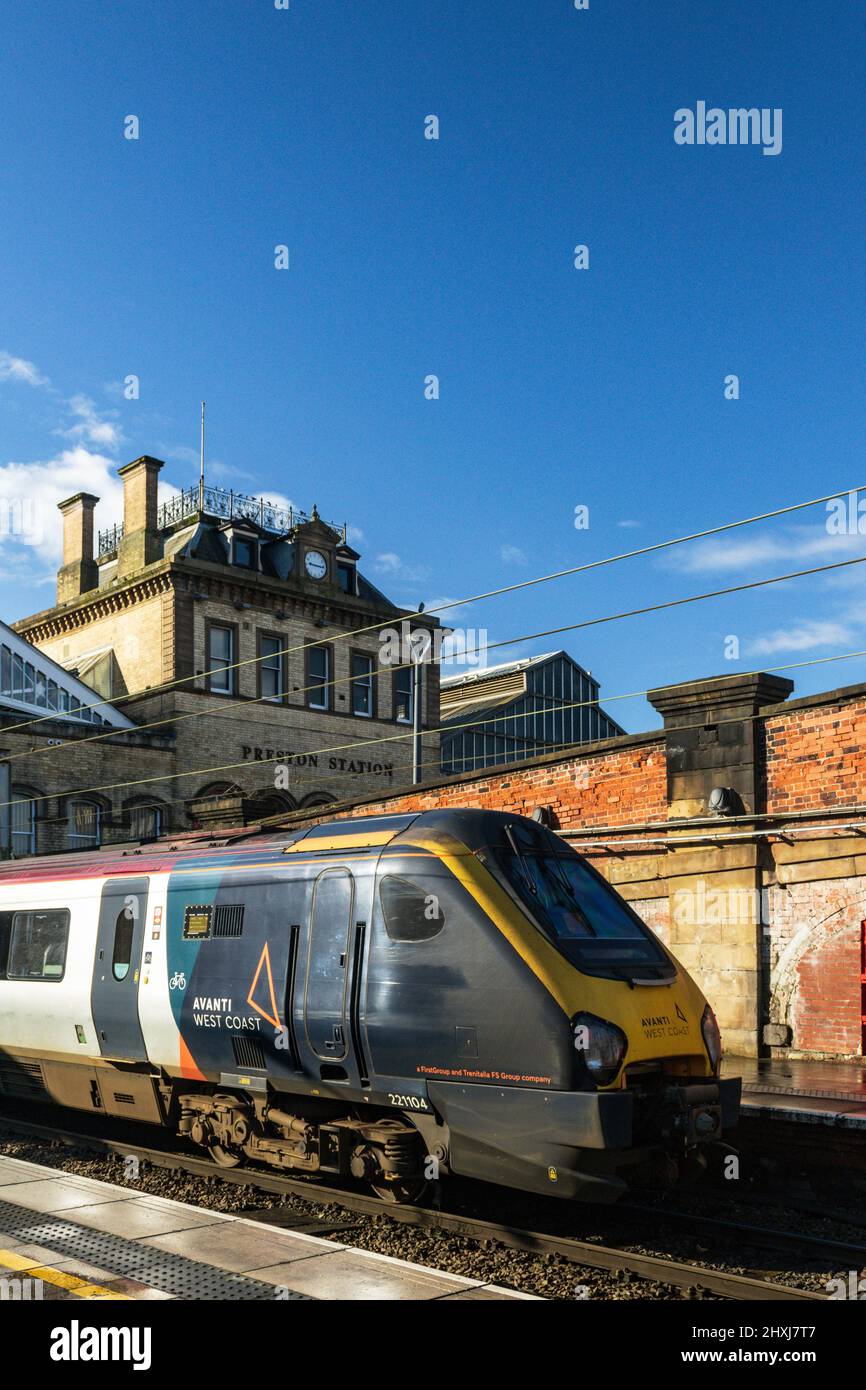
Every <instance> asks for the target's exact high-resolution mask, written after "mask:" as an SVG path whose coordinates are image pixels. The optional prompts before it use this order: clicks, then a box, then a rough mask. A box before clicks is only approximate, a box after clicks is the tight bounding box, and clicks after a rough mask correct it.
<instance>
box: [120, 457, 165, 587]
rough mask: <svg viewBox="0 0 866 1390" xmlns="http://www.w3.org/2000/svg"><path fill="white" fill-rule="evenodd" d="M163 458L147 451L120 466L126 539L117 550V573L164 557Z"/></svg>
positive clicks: (129, 570)
mask: <svg viewBox="0 0 866 1390" xmlns="http://www.w3.org/2000/svg"><path fill="white" fill-rule="evenodd" d="M162 467H163V463H162V460H161V459H155V458H151V457H150V456H149V455H148V454H143V455H142V457H141V458H139V459H134V460H133V462H132V463H127V464H124V466H123V468H120V469H118V473H119V475H120V477H121V478H122V479H123V539H122V540H121V542H120V545H119V547H118V551H117V574H118V577H119V578H120V577H124V576H126V575H129V574H134V573H135V571H136V570H140V569H144V567H145V565H151V564H153V562H154V560H158V559H160V556H161V550H160V543H159V535H158V533H157V529H156V513H157V486H158V478H159V470H160V469H161V468H162Z"/></svg>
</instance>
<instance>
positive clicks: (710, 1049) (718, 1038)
mask: <svg viewBox="0 0 866 1390" xmlns="http://www.w3.org/2000/svg"><path fill="white" fill-rule="evenodd" d="M701 1032H702V1033H703V1035H704V1047H705V1048H706V1049H707V1056H708V1057H709V1059H710V1066H711V1067H712V1069H713V1071H718V1068H719V1062H720V1061H721V1060H722V1035H721V1033H720V1032H719V1025H718V1023H717V1022H716V1016H715V1014H714V1013H713V1011H712V1009H711V1008H710V1006H709V1004H708V1005H707V1007H706V1008H705V1009H704V1016H703V1018H702V1019H701Z"/></svg>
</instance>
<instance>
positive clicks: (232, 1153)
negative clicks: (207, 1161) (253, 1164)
mask: <svg viewBox="0 0 866 1390" xmlns="http://www.w3.org/2000/svg"><path fill="white" fill-rule="evenodd" d="M210 1156H211V1158H212V1159H213V1161H214V1163H216V1164H217V1165H218V1167H220V1168H237V1167H238V1165H239V1164H241V1163H243V1161H244V1156H243V1154H240V1153H237V1151H236V1150H235V1149H227V1148H226V1147H225V1146H224V1145H223V1144H211V1145H210Z"/></svg>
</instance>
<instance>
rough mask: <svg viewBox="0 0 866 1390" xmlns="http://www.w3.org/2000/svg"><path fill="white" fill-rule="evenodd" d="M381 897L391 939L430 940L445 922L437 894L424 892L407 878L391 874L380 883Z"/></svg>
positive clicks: (386, 928) (387, 930) (386, 929)
mask: <svg viewBox="0 0 866 1390" xmlns="http://www.w3.org/2000/svg"><path fill="white" fill-rule="evenodd" d="M379 900H380V902H381V904H382V916H383V918H384V921H385V931H386V932H387V933H388V937H389V939H390V940H391V941H429V940H430V939H431V938H432V937H434V936H438V935H439V933H440V932H441V930H442V928H443V927H444V926H445V914H444V912H443V911H442V908H441V906H440V903H439V899H438V897H437V896H436V894H435V893H427V892H425V890H424V889H423V888H419V887H418V885H417V884H416V883H410V882H409V879H408V878H398V877H397V875H396V874H388V876H387V877H386V878H383V879H382V882H381V883H380V884H379Z"/></svg>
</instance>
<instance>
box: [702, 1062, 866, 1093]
mask: <svg viewBox="0 0 866 1390" xmlns="http://www.w3.org/2000/svg"><path fill="white" fill-rule="evenodd" d="M722 1071H723V1073H724V1074H725V1075H726V1076H741V1077H742V1078H743V1094H744V1095H749V1094H753V1093H757V1092H760V1093H761V1094H762V1095H788V1096H814V1097H816V1098H822V1099H825V1100H854V1101H863V1103H864V1104H866V1059H864V1061H863V1062H792V1061H787V1060H786V1059H784V1058H779V1059H777V1058H774V1057H771V1058H767V1059H764V1058H760V1059H757V1058H754V1057H726V1058H725V1060H724V1062H723V1063H722Z"/></svg>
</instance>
